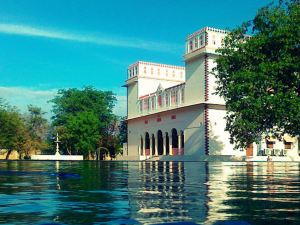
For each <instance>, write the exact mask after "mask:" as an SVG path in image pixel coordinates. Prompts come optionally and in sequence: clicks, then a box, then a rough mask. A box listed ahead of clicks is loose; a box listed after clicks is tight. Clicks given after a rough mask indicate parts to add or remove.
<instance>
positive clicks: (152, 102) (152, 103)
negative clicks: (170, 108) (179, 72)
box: [151, 96, 156, 110]
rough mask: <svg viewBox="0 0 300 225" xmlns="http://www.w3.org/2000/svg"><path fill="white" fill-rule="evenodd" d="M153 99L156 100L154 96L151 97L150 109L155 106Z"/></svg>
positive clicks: (153, 108)
mask: <svg viewBox="0 0 300 225" xmlns="http://www.w3.org/2000/svg"><path fill="white" fill-rule="evenodd" d="M155 100H156V98H155V96H154V97H152V98H151V110H155V108H156V104H155V103H156V102H155Z"/></svg>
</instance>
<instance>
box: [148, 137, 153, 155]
mask: <svg viewBox="0 0 300 225" xmlns="http://www.w3.org/2000/svg"><path fill="white" fill-rule="evenodd" d="M149 138H150V156H152V144H153V143H152V135H151V136H150V135H149Z"/></svg>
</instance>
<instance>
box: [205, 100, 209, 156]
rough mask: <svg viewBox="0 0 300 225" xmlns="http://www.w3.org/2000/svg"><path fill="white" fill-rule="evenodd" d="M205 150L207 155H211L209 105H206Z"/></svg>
mask: <svg viewBox="0 0 300 225" xmlns="http://www.w3.org/2000/svg"><path fill="white" fill-rule="evenodd" d="M204 138H205V140H204V144H205V146H204V151H205V154H206V155H209V117H208V106H207V105H205V106H204Z"/></svg>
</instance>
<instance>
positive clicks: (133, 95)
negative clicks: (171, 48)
mask: <svg viewBox="0 0 300 225" xmlns="http://www.w3.org/2000/svg"><path fill="white" fill-rule="evenodd" d="M226 33H227V32H226V31H224V30H220V29H215V28H210V27H205V28H203V29H201V30H199V31H197V32H195V33H193V34H191V35H189V36H188V37H187V40H186V50H185V55H184V62H185V66H184V67H180V66H174V65H166V64H161V63H152V62H143V61H138V62H136V63H134V64H132V65H130V66H129V67H128V79H127V80H126V83H125V85H124V86H125V87H127V101H128V102H127V103H128V105H127V107H128V108H127V119H128V143H127V144H126V147H125V148H124V152H123V159H128V160H147V159H149V160H151V159H153V160H196V161H197V160H206V159H209V158H212V159H213V158H217V157H218V158H222V159H224V160H225V159H230V158H231V159H232V158H236V159H238V158H239V159H241V158H243V159H245V158H247V157H246V156H248V159H250V160H251V159H253V160H266V159H267V157H268V156H269V157H270V156H272V158H274V159H276V158H278V159H280V160H290V159H292V157H298V142H297V139H295V138H291V137H289V136H285V137H284V138H283V140H281V141H279V140H276V139H274V138H272V137H268V138H262V141H261V143H260V144H253V145H252V146H251V147H250V148H248V149H240V150H237V149H234V146H233V145H232V144H230V142H229V133H228V132H227V131H225V124H226V121H225V119H224V117H225V116H226V108H225V102H224V100H223V99H222V98H221V97H220V96H218V95H216V94H215V90H216V78H215V76H214V75H213V74H212V73H211V71H212V69H213V68H214V67H215V59H216V57H218V54H217V53H216V52H215V51H216V49H217V48H220V47H221V46H222V43H223V39H224V37H225V35H226Z"/></svg>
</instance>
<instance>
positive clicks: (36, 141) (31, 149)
mask: <svg viewBox="0 0 300 225" xmlns="http://www.w3.org/2000/svg"><path fill="white" fill-rule="evenodd" d="M44 115H45V112H43V111H42V109H41V108H40V107H37V106H33V105H28V115H26V117H25V119H26V122H25V124H26V128H27V132H26V136H27V138H26V143H25V146H24V149H23V153H24V154H25V157H26V158H28V157H30V155H31V154H36V153H37V151H42V150H45V149H47V148H49V145H48V143H47V135H48V128H49V126H48V121H47V119H45V118H44Z"/></svg>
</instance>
